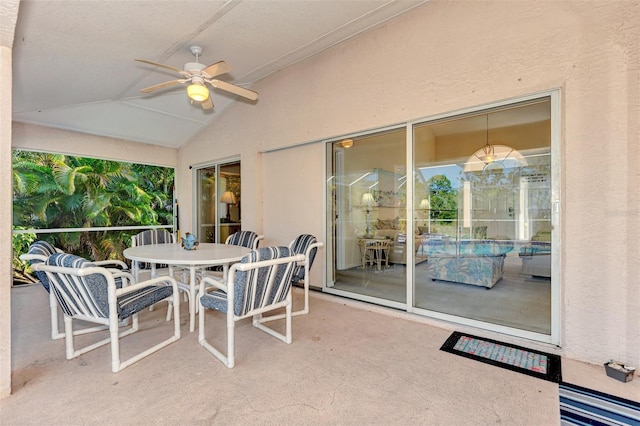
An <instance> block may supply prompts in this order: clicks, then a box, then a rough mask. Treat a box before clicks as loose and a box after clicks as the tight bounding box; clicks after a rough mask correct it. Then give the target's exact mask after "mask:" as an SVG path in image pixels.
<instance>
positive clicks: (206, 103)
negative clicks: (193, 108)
mask: <svg viewBox="0 0 640 426" xmlns="http://www.w3.org/2000/svg"><path fill="white" fill-rule="evenodd" d="M202 109H205V110H208V109H213V101H212V100H211V96H209V97H208V98H207V100H206V101H203V102H202Z"/></svg>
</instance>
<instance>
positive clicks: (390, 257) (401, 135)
mask: <svg viewBox="0 0 640 426" xmlns="http://www.w3.org/2000/svg"><path fill="white" fill-rule="evenodd" d="M553 105H557V102H552V96H551V95H549V96H540V97H532V98H530V99H526V100H522V101H520V102H511V103H506V102H505V103H501V104H499V105H496V106H492V107H490V108H485V109H480V108H478V109H474V110H470V111H468V112H464V113H460V114H457V115H449V116H446V117H440V118H438V119H434V120H425V121H422V122H416V123H413V124H411V125H407V126H402V127H398V128H394V129H386V130H383V131H380V132H373V133H368V134H365V135H350V136H349V137H348V138H347V139H340V140H335V141H332V142H331V143H329V144H328V145H327V177H328V178H327V183H328V185H327V200H328V201H329V203H328V206H327V208H328V212H327V213H328V214H327V229H328V231H329V232H328V235H327V241H328V242H331V247H330V249H329V250H327V253H330V259H328V260H329V262H327V264H328V270H327V277H328V280H327V288H326V290H327V291H328V292H331V293H335V294H340V295H345V296H348V297H352V298H356V299H360V300H365V301H369V302H374V303H379V304H382V305H386V306H392V307H396V308H400V309H405V310H407V311H410V312H414V313H417V314H422V315H426V316H433V317H436V318H441V319H446V320H448V321H454V322H460V323H463V324H469V325H473V326H481V327H486V328H488V329H493V330H500V331H505V332H509V330H512V331H514V334H516V335H524V336H528V337H531V336H533V338H538V339H539V340H541V341H550V340H553V339H557V333H556V336H554V337H553V339H550V336H552V335H553V334H554V326H553V320H552V318H556V320H557V318H558V309H557V307H558V302H559V301H558V300H557V299H558V297H557V296H554V295H557V294H559V292H558V291H557V288H558V284H557V283H556V282H555V278H554V277H555V276H557V273H556V271H555V270H556V266H555V265H557V264H558V262H557V260H554V259H557V255H555V254H554V253H555V252H556V248H557V247H555V245H556V244H557V243H554V241H556V238H557V236H556V230H555V229H554V223H557V221H556V222H554V211H553V209H552V205H553V202H552V200H554V199H557V196H555V197H554V194H557V187H558V183H557V182H556V181H555V180H554V179H556V178H557V172H554V167H552V164H553V158H552V139H553V138H557V130H556V131H555V133H556V135H554V130H553V129H554V128H555V129H557V125H555V126H554V124H553V120H552V116H553V113H552V110H554V108H557V107H554V106H553ZM555 111H557V110H555ZM556 113H557V112H556ZM407 130H410V131H411V133H410V134H409V135H407ZM406 147H410V149H411V151H410V152H407V148H406ZM407 154H409V155H407ZM407 161H410V165H409V166H408V167H407ZM482 324H485V326H483V325H482ZM536 336H537V337H536ZM545 336H546V337H545Z"/></svg>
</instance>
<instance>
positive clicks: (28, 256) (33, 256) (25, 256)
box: [19, 253, 47, 262]
mask: <svg viewBox="0 0 640 426" xmlns="http://www.w3.org/2000/svg"><path fill="white" fill-rule="evenodd" d="M19 259H20V260H27V261H32V260H41V261H43V262H46V261H47V256H43V255H41V254H29V253H24V254H21V255H20V257H19Z"/></svg>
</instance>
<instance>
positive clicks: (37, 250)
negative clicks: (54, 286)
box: [27, 241, 58, 292]
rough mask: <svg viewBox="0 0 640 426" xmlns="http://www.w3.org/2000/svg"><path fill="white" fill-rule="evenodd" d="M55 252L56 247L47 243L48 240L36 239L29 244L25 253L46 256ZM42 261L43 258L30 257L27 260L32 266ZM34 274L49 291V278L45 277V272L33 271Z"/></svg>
mask: <svg viewBox="0 0 640 426" xmlns="http://www.w3.org/2000/svg"><path fill="white" fill-rule="evenodd" d="M57 252H58V251H57V250H56V248H55V247H54V246H52V245H51V244H49V243H48V242H46V241H36V242H35V243H33V244H31V246H29V251H28V252H27V253H28V254H32V255H38V256H42V257H43V258H47V257H49V256H51V255H52V254H56V253H57ZM42 262H44V260H40V259H31V260H30V261H29V264H30V265H31V266H33V265H35V264H38V263H42ZM35 274H36V277H38V280H40V283H41V284H42V286H43V287H44V289H45V290H47V292H49V291H50V290H49V278H47V274H45V273H44V272H42V271H35Z"/></svg>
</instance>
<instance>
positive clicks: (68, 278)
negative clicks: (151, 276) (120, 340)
mask: <svg viewBox="0 0 640 426" xmlns="http://www.w3.org/2000/svg"><path fill="white" fill-rule="evenodd" d="M46 264H47V265H53V266H63V267H66V268H74V269H80V268H89V267H93V266H95V265H94V264H93V263H91V262H89V261H88V260H86V259H83V258H81V257H78V256H75V255H73V254H67V253H58V254H54V255H52V256H49V258H48V259H47V262H46ZM53 275H54V276H55V278H56V281H57V282H58V284H59V285H60V288H59V287H58V286H54V287H53V289H54V294H55V295H56V298H57V299H58V302H59V303H60V306H61V307H62V310H63V311H64V312H65V314H67V315H74V314H75V313H82V314H84V315H87V316H93V317H99V318H108V317H109V294H108V283H107V279H106V278H105V277H104V276H103V275H101V274H91V275H87V276H84V277H79V276H75V275H71V274H63V273H53ZM115 282H116V287H117V288H121V287H122V280H121V279H120V278H116V279H115ZM172 294H173V289H172V287H170V286H150V287H146V288H143V289H140V290H137V291H134V292H131V293H128V294H125V295H123V296H120V297H118V301H117V303H118V317H119V318H120V319H121V320H123V319H125V318H128V317H129V316H131V315H132V314H134V313H136V312H139V311H140V310H142V309H145V308H147V307H149V306H151V305H153V304H154V303H156V302H159V301H160V300H162V299H165V298H167V297H169V296H171V295H172Z"/></svg>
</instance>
